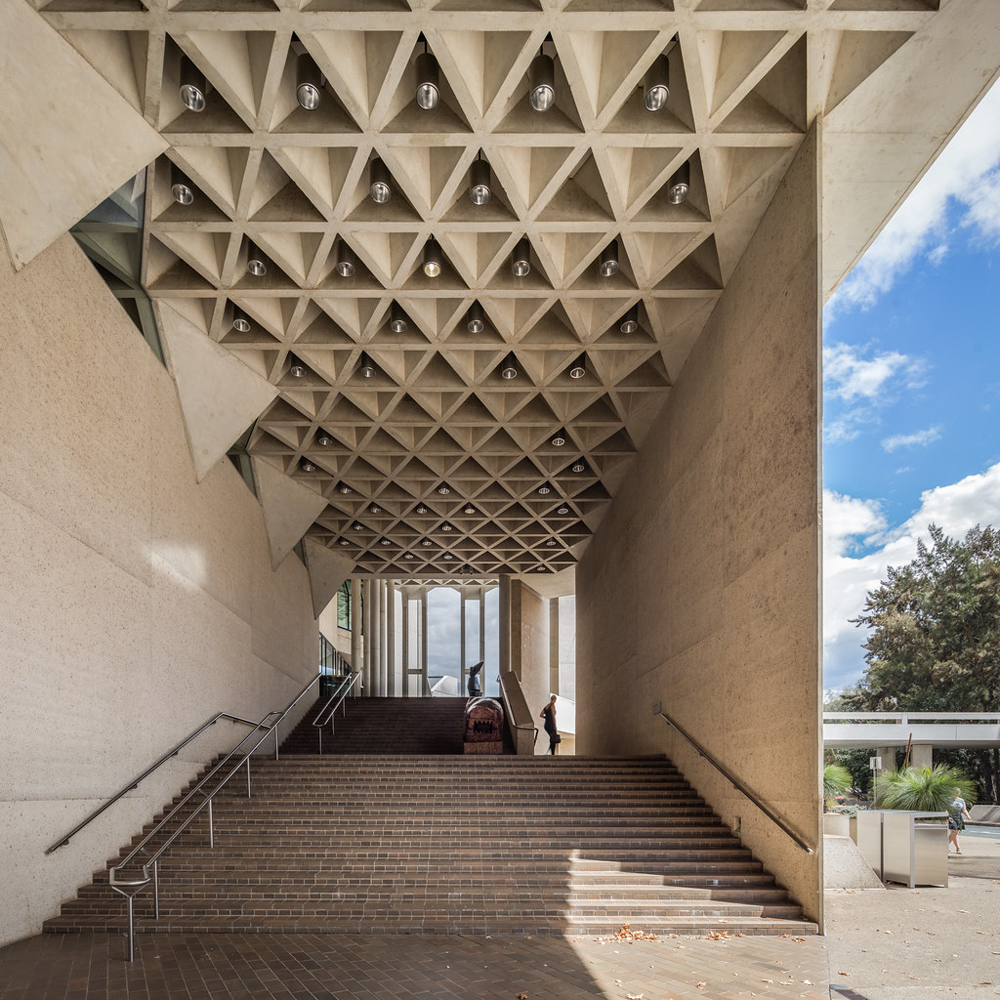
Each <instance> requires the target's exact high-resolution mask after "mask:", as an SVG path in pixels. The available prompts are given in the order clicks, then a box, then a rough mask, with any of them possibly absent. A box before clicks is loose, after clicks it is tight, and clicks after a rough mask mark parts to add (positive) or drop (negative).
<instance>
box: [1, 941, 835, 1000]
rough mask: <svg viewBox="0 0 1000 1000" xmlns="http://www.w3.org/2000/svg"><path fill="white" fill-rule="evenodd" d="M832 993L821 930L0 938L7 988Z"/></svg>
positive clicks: (379, 996)
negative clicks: (127, 949)
mask: <svg viewBox="0 0 1000 1000" xmlns="http://www.w3.org/2000/svg"><path fill="white" fill-rule="evenodd" d="M519 994H525V995H526V996H527V998H528V1000H589V998H594V997H606V998H609V1000H612V998H613V1000H619V998H620V1000H625V998H627V997H629V996H630V995H631V996H632V997H638V996H640V995H642V996H643V998H644V1000H693V998H695V997H697V998H700V1000H752V998H753V997H766V998H768V1000H793V998H795V1000H828V997H829V996H830V993H829V986H828V979H827V964H826V953H825V950H824V948H823V943H822V939H821V938H817V937H810V938H773V937H750V938H729V939H720V940H710V939H705V938H674V937H666V938H663V939H661V940H658V941H635V942H628V941H620V940H608V941H605V942H603V943H602V942H601V941H600V940H598V939H595V938H593V937H584V936H580V937H577V938H565V939H563V938H552V937H546V938H538V937H521V938H509V937H508V938H485V937H455V936H447V937H446V936H433V937H426V936H423V937H421V936H374V937H366V936H348V935H282V934H257V935H250V934H246V935H244V934H213V935H205V936H198V935H193V934H155V935H140V937H139V938H138V941H137V955H136V961H135V962H134V963H132V964H129V963H127V962H125V961H124V942H123V939H122V937H120V936H119V935H108V934H89V933H83V934H56V935H53V934H47V935H42V936H39V937H34V938H29V939H28V940H26V941H21V942H19V943H17V944H13V945H9V946H8V947H6V948H2V949H0V1000H98V998H100V1000H174V998H178V1000H180V998H183V1000H218V998H226V1000H251V998H254V1000H256V998H268V1000H270V998H275V1000H411V998H412V1000H453V998H454V1000H477V998H482V1000H486V998H489V1000H492V998H497V1000H517V998H518V995H519Z"/></svg>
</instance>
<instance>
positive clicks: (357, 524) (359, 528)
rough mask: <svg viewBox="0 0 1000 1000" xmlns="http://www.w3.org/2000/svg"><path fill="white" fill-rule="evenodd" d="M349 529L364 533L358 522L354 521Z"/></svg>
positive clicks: (363, 528) (363, 527)
mask: <svg viewBox="0 0 1000 1000" xmlns="http://www.w3.org/2000/svg"><path fill="white" fill-rule="evenodd" d="M351 528H352V529H353V530H354V531H364V530H365V526H364V525H363V524H362V523H361V522H360V521H355V522H354V524H352V525H351Z"/></svg>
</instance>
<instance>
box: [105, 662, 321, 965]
mask: <svg viewBox="0 0 1000 1000" xmlns="http://www.w3.org/2000/svg"><path fill="white" fill-rule="evenodd" d="M321 676H322V675H321V674H317V675H316V676H315V677H313V678H312V680H310V681H309V683H308V684H306V686H305V687H304V688H303V689H302V690H301V691H300V692H299V693H298V694H297V695H296V696H295V698H294V699H293V700H292V701H291V702H289V703H288V705H287V706H286V707H285V709H284V711H283V712H281V713H280V714H279V713H278V712H276V711H275V712H268V713H267V714H266V715H265V716H264V717H263V718H262V719H261V721H260V722H258V723H251V725H253V726H254V727H255V728H254V732H253V733H249V734H248V735H247V736H246V737H244V738H243V739H242V740H241V741H240V743H239V745H238V746H237V747H235V748H234V749H233V750H231V751H230V752H229V753H228V754H227V755H226V757H225V758H223V760H221V761H220V762H219V763H218V764H216V765H215V767H213V768H212V770H211V771H209V773H208V774H206V775H205V776H204V777H203V778H202V779H201V781H199V782H198V784H197V785H195V787H194V788H192V789H191V791H189V792H188V793H187V795H185V796H184V798H183V799H181V801H180V802H179V803H178V804H177V805H176V806H175V807H174V808H173V809H171V810H170V812H169V813H167V815H166V816H164V817H163V819H161V820H160V821H159V823H157V824H156V825H155V826H154V827H153V829H152V830H151V831H150V832H149V833H148V834H147V835H146V836H145V837H143V838H142V840H141V841H140V842H139V843H138V844H137V845H136V846H135V847H134V848H133V849H132V851H130V852H129V854H128V855H126V857H125V858H124V859H123V860H122V861H121V862H120V863H119V864H117V865H114V866H112V867H111V868H110V869H109V871H108V878H109V882H110V883H111V886H112V888H114V886H115V885H120V886H123V887H124V886H128V887H130V888H133V889H134V891H133V892H131V893H130V895H132V896H134V895H138V893H139V892H141V891H142V890H143V889H144V888H145V887H146V886H147V885H149V883H150V882H152V883H153V892H154V914H155V918H156V919H159V916H160V895H159V893H160V880H159V861H160V858H161V857H162V856H163V854H164V853H165V852H166V851H167V849H168V848H169V847H170V846H171V845H172V844H173V842H174V841H175V840H176V839H177V838H178V837H179V836H180V835H181V834H182V833H183V832H184V831H185V830H186V829H187V828H188V827H189V826H190V825H191V823H192V822H193V821H194V819H195V817H197V816H199V815H201V811H202V810H203V809H206V808H207V809H208V827H209V833H208V836H209V846H210V847H213V848H214V847H215V828H214V824H213V818H212V801H213V799H214V798H215V796H216V795H217V794H218V793H219V792H220V791H221V790H222V789H223V788H224V787H225V786H226V784H227V783H228V781H229V779H230V778H232V776H233V775H234V774H236V772H237V771H239V770H240V769H241V768H242V767H243V765H244V764H246V769H247V797H249V796H250V758H251V757H252V756H253V753H254V751H255V750H256V749H257V748H258V747H259V746H260V745H261V744H262V743H263V742H264V740H266V739H267V738H268V736H269V735H270V733H272V732H273V733H274V740H275V743H274V756H275V760H277V759H278V725H279V724H280V723H281V721H282V720H283V719H284V718H285V716H286V715H288V713H289V712H290V711H291V710H292V709H293V708H294V707H295V706H296V705H297V704H298V703H299V702H300V701H301V700H302V698H304V697H305V695H306V693H307V692H308V691H309V689H310V688H311V687H312V686H313V685H314V684H316V683H318V681H319V679H320V677H321ZM273 716H277V718H276V719H274V721H273V722H272V723H270V724H269V725H268V724H267V723H266V720H267V719H270V718H271V717H273ZM259 729H263V730H264V733H263V735H262V736H261V737H260V739H258V740H257V742H256V743H254V745H253V746H252V747H251V748H250V749H249V750H247V751H246V752H245V753H244V754H243V755H242V757H241V759H240V760H239V761H238V762H237V763H236V765H235V766H234V767H233V768H232V769H231V770H230V771H229V773H228V774H227V775H226V776H225V777H224V778H223V779H222V780H221V781H220V782H219V783H218V784H217V785H216V786H215V788H213V789H212V790H211V791H210V792H201V794H202V796H203V799H202V801H201V802H199V803H198V805H197V806H195V808H194V809H193V810H192V811H191V814H190V815H189V816H188V817H187V819H185V820H184V822H183V823H181V825H180V826H179V827H178V828H177V829H176V830H175V831H174V832H173V833H172V834H171V835H170V836H169V837H168V838H167V839H166V840H165V841H164V842H163V843H162V844H161V845H160V846H159V847H158V848H157V849H156V850H155V851H154V852H153V853H152V854H150V853H149V852H148V851H147V850H146V845H147V844H148V843H149V842H150V840H152V839H153V838H154V837H155V836H156V835H157V834H158V833H160V831H161V830H162V829H163V827H164V826H166V824H167V823H168V822H169V821H170V820H171V819H172V818H173V817H174V816H176V815H177V813H178V812H179V811H180V810H181V809H182V808H183V807H184V806H185V805H186V804H187V803H188V802H190V801H191V799H192V798H193V797H194V795H195V794H196V793H197V792H200V791H201V788H202V786H203V785H204V784H205V782H207V781H208V780H209V778H211V777H212V776H213V775H214V774H215V773H216V772H217V771H219V770H220V769H221V768H222V767H224V766H225V765H226V763H227V762H228V761H230V760H231V759H232V758H233V756H234V755H236V754H237V753H238V752H239V751H240V749H241V748H242V747H243V746H244V745H245V744H246V743H247V742H248V741H249V740H251V739H252V738H253V736H254V734H255V733H256V732H257V730H259ZM140 853H142V854H145V855H146V860H145V861H144V862H143V864H142V876H141V877H140V878H135V879H130V880H121V879H119V878H118V877H117V876H118V872H120V871H121V870H122V869H124V868H126V867H127V866H128V865H129V864H130V863H131V862H132V861H133V860H134V858H135V857H136V855H138V854H140ZM150 868H152V872H153V874H152V877H150V875H149V870H150ZM115 891H116V892H117V891H119V890H117V889H115ZM129 916H130V918H131V902H130V904H129ZM134 953H135V945H134V928H133V926H132V921H131V919H130V920H129V932H128V955H129V959H128V960H129V961H132V958H133V955H134Z"/></svg>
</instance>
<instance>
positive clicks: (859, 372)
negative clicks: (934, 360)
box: [823, 343, 927, 443]
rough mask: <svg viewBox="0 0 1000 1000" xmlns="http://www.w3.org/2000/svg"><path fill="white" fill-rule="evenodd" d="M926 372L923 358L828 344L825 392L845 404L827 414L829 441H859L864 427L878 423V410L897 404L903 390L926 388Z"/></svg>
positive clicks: (869, 348) (824, 367)
mask: <svg viewBox="0 0 1000 1000" xmlns="http://www.w3.org/2000/svg"><path fill="white" fill-rule="evenodd" d="M926 372H927V364H926V362H925V361H924V360H923V359H922V358H914V357H910V356H909V355H907V354H900V353H899V351H883V352H881V353H873V351H872V348H871V346H870V345H865V346H863V347H858V346H854V345H852V344H842V343H837V344H828V345H827V346H826V347H824V348H823V393H824V395H825V396H826V397H827V398H828V399H831V400H834V401H837V402H840V403H843V404H844V409H843V412H841V413H839V414H837V415H828V417H827V420H826V422H825V426H824V429H823V435H824V437H825V439H826V441H827V442H828V443H837V442H840V441H850V440H852V439H853V438H856V437H857V436H858V434H859V433H860V432H861V428H862V427H863V426H864V425H865V424H871V423H877V422H878V420H879V413H878V411H879V408H880V407H883V406H885V405H887V404H888V403H892V402H894V401H895V400H896V398H897V396H898V393H899V390H900V389H906V390H911V391H912V390H914V389H919V388H920V387H921V386H923V385H924V384H925V383H926Z"/></svg>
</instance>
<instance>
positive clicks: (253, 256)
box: [247, 240, 267, 278]
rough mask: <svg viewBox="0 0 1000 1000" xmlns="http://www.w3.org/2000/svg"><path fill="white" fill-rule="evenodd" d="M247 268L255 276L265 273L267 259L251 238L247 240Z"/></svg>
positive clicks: (261, 275) (259, 276)
mask: <svg viewBox="0 0 1000 1000" xmlns="http://www.w3.org/2000/svg"><path fill="white" fill-rule="evenodd" d="M247 270H248V271H249V272H250V273H251V274H252V275H253V276H254V277H255V278H262V277H264V275H265V274H267V260H266V258H265V257H264V255H263V254H262V253H261V252H260V249H259V248H258V247H257V245H256V244H255V243H254V242H253V241H252V240H247Z"/></svg>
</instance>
